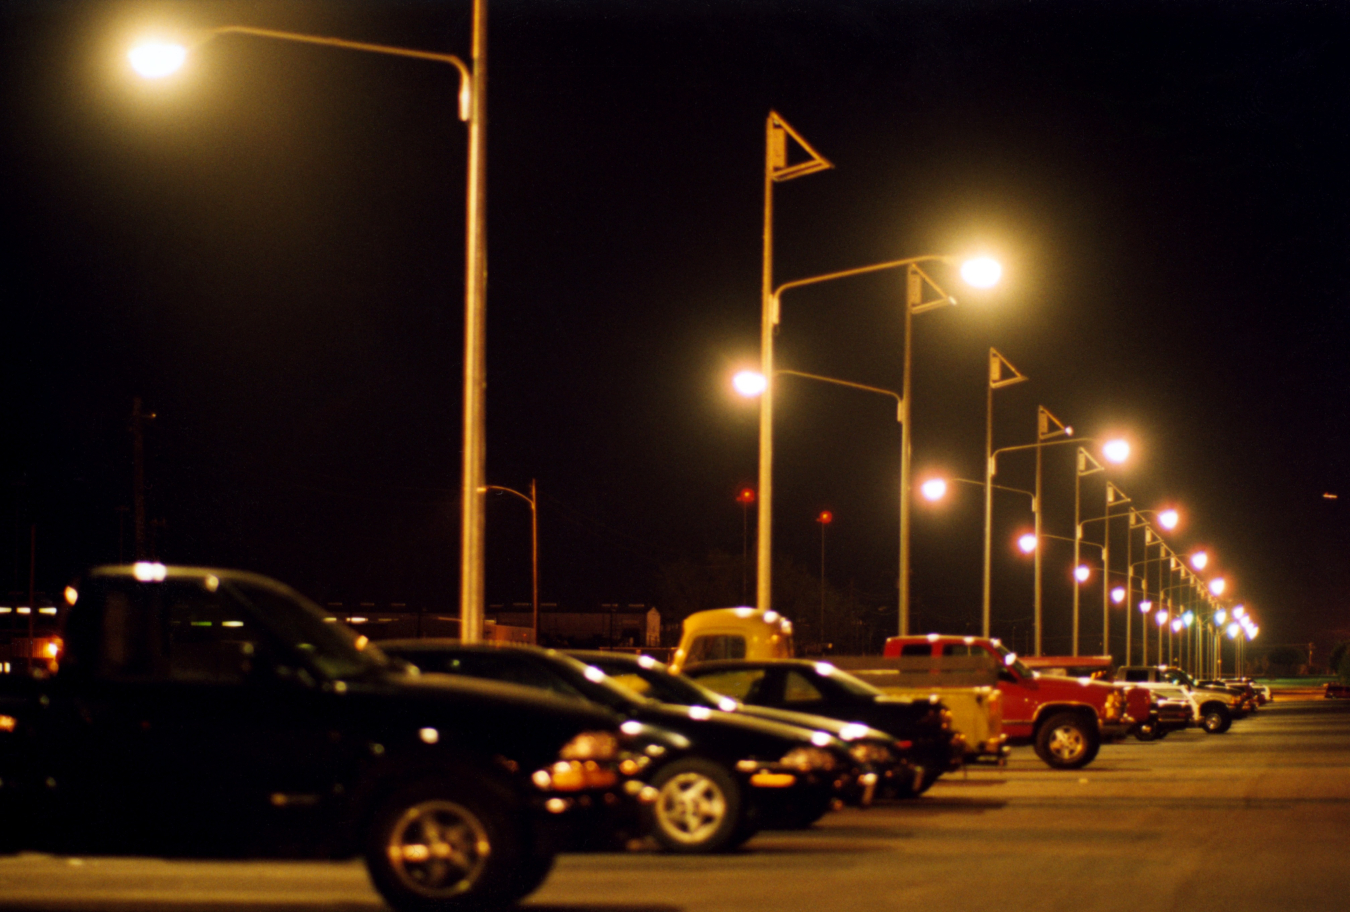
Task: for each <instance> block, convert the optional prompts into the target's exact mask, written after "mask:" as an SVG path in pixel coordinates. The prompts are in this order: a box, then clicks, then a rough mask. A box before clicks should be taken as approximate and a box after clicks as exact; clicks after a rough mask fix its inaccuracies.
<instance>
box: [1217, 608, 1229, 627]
mask: <svg viewBox="0 0 1350 912" xmlns="http://www.w3.org/2000/svg"><path fill="white" fill-rule="evenodd" d="M1227 622H1228V612H1227V611H1224V610H1223V609H1222V608H1220V609H1219V610H1218V611H1216V612H1214V623H1215V624H1218V625H1219V626H1220V627H1222V626H1223V625H1224V624H1226V623H1227Z"/></svg>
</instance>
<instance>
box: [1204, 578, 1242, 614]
mask: <svg viewBox="0 0 1350 912" xmlns="http://www.w3.org/2000/svg"><path fill="white" fill-rule="evenodd" d="M1223 588H1224V581H1223V577H1222V576H1216V577H1214V579H1212V580H1210V581H1209V591H1210V592H1212V593H1214V594H1215V595H1223ZM1234 613H1235V614H1236V611H1235V612H1234Z"/></svg>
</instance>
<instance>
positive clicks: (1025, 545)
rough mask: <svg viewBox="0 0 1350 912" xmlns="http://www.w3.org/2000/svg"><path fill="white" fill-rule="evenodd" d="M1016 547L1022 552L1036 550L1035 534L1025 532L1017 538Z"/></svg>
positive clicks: (1029, 552) (1027, 552)
mask: <svg viewBox="0 0 1350 912" xmlns="http://www.w3.org/2000/svg"><path fill="white" fill-rule="evenodd" d="M1017 547H1018V548H1020V549H1021V550H1022V553H1023V554H1031V553H1032V552H1033V551H1035V550H1036V536H1035V535H1034V534H1032V533H1031V532H1028V533H1026V534H1025V535H1023V536H1021V537H1020V538H1018V539H1017Z"/></svg>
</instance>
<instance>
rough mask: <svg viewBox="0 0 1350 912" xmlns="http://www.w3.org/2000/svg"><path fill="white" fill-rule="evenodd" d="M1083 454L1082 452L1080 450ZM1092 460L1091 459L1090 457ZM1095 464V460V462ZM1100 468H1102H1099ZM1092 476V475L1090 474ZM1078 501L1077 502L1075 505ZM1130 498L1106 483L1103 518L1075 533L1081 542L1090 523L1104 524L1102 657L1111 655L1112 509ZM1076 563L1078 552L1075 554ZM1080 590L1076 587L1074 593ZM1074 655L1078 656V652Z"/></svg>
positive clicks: (1076, 618)
mask: <svg viewBox="0 0 1350 912" xmlns="http://www.w3.org/2000/svg"><path fill="white" fill-rule="evenodd" d="M1079 452H1080V453H1082V452H1083V451H1082V450H1079ZM1088 458H1089V459H1091V457H1090V456H1089V457H1088ZM1094 462H1095V460H1094ZM1099 468H1100V466H1099ZM1089 474H1091V473H1089ZM1076 502H1077V501H1076V500H1075V503H1076ZM1129 502H1130V498H1128V497H1126V496H1125V495H1124V494H1123V493H1122V492H1121V490H1120V488H1117V487H1116V486H1115V485H1114V484H1112V483H1111V482H1109V481H1108V482H1107V483H1106V512H1105V513H1104V514H1103V515H1101V516H1095V517H1093V518H1092V519H1085V520H1082V521H1081V522H1079V523H1078V524H1077V528H1076V529H1075V531H1074V540H1075V541H1081V540H1082V538H1083V527H1084V526H1086V525H1087V524H1088V523H1093V522H1100V523H1101V524H1102V655H1110V654H1111V639H1110V637H1111V586H1110V578H1111V508H1112V507H1113V506H1119V505H1121V504H1127V503H1129ZM1075 563H1076V552H1075ZM1126 567H1127V568H1128V567H1129V561H1128V559H1127V560H1126ZM1077 592H1078V588H1077V587H1074V593H1075V594H1076V593H1077ZM1075 601H1076V600H1075ZM1077 620H1078V617H1077V612H1075V614H1074V621H1075V624H1074V627H1075V630H1076V629H1077V626H1078V625H1077V623H1076V622H1077ZM1074 646H1075V648H1077V637H1075V638H1074ZM1074 655H1078V653H1077V652H1075V653H1074Z"/></svg>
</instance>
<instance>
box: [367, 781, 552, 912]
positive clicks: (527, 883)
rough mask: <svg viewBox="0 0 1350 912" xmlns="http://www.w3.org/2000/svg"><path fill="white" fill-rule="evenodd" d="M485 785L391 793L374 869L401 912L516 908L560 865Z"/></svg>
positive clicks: (375, 838)
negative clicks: (534, 846) (533, 844)
mask: <svg viewBox="0 0 1350 912" xmlns="http://www.w3.org/2000/svg"><path fill="white" fill-rule="evenodd" d="M483 785H484V784H483V783H482V782H477V781H473V779H472V778H471V777H465V779H464V780H463V781H460V782H454V783H452V782H448V781H439V780H436V781H424V782H418V783H415V784H413V785H410V786H407V787H405V788H402V789H400V790H398V791H397V792H395V793H394V794H392V795H390V796H389V798H388V799H386V800H385V801H384V803H383V804H381V805H380V807H379V809H378V810H377V811H376V812H375V814H374V816H373V818H372V822H371V826H370V830H369V833H368V836H367V840H366V847H365V861H366V870H367V871H368V872H369V873H370V879H371V882H372V883H374V885H375V889H376V890H378V891H379V893H380V895H381V896H383V897H384V899H385V901H386V902H388V903H389V905H390V906H392V907H393V908H394V909H396V910H398V912H460V910H475V912H476V910H484V909H497V908H503V907H506V906H510V905H511V904H512V903H514V902H515V901H516V900H518V899H521V898H522V897H524V896H527V895H528V894H529V893H531V892H533V891H534V890H535V889H536V888H537V887H538V886H539V885H540V884H541V883H543V881H544V878H546V877H547V876H548V873H549V871H550V870H551V869H552V867H553V856H552V854H547V853H540V852H538V851H534V850H531V849H530V847H529V843H528V839H527V837H526V834H525V833H524V831H523V830H522V828H521V821H520V819H519V814H518V813H516V809H515V808H514V807H513V806H512V804H511V802H509V801H506V800H504V799H503V798H502V797H500V796H497V795H496V794H495V793H494V792H493V791H491V790H490V789H489V788H484V787H483Z"/></svg>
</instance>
